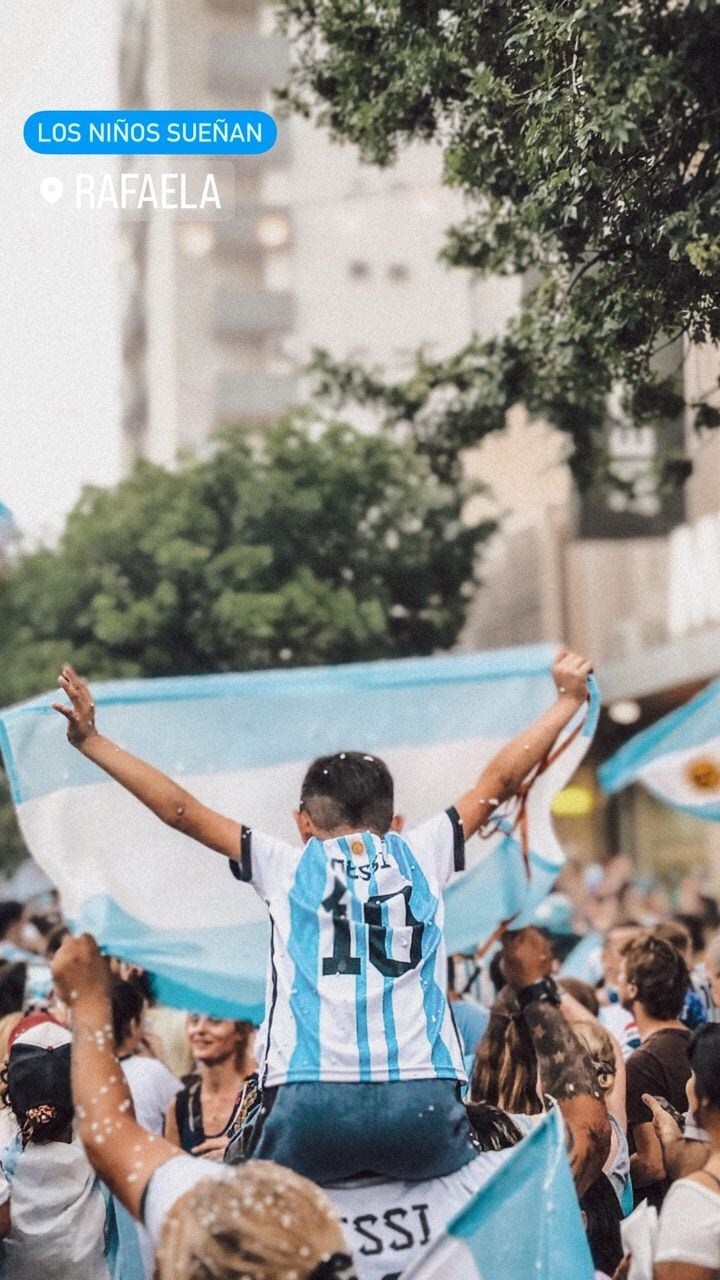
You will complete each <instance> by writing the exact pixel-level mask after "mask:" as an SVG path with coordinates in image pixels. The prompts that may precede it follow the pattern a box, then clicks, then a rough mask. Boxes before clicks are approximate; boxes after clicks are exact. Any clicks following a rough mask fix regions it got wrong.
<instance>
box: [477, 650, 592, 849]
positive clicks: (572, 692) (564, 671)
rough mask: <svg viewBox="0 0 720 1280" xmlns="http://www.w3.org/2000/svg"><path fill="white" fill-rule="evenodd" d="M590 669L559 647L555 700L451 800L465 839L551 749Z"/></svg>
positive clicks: (582, 695)
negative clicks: (455, 798)
mask: <svg viewBox="0 0 720 1280" xmlns="http://www.w3.org/2000/svg"><path fill="white" fill-rule="evenodd" d="M591 671H592V665H591V663H589V662H588V661H587V659H586V658H583V657H581V656H580V655H579V654H577V653H568V652H566V651H564V650H563V651H562V652H561V653H559V654H558V655H557V657H556V659H555V662H554V663H553V669H552V675H553V680H554V681H555V687H556V689H557V691H558V696H557V700H556V702H554V703H553V705H552V706H551V707H549V708H548V710H547V711H545V712H543V714H542V715H541V716H540V718H539V719H538V720H536V721H535V722H534V724H531V725H529V727H528V728H527V729H524V730H523V732H522V733H521V734H519V736H518V737H517V738H513V740H512V742H508V744H507V746H505V747H503V748H502V750H501V751H499V752H498V754H497V755H496V756H494V758H493V759H492V760H491V761H490V763H489V764H488V765H487V766H486V767H485V768H484V769H483V771H482V773H481V774H480V777H479V778H478V780H477V782H476V783H475V786H474V787H473V788H472V790H470V791H467V792H466V793H465V795H464V796H461V798H460V799H459V800H456V801H455V808H456V810H457V812H458V814H459V816H460V819H461V821H462V824H463V829H464V832H465V838H466V839H468V838H469V837H470V836H472V835H474V834H475V832H476V831H478V830H479V829H480V827H482V826H484V825H485V823H486V822H487V820H488V818H489V816H490V814H491V813H492V811H493V809H496V808H497V806H498V805H499V804H502V803H503V801H504V800H508V799H509V798H510V796H513V795H515V794H516V792H517V791H518V788H519V787H520V785H521V784H522V782H523V781H524V779H525V778H526V777H527V775H528V774H529V773H530V771H531V769H534V768H535V766H536V765H537V764H539V763H540V761H541V760H542V759H543V756H545V755H546V753H547V752H548V751H549V750H550V749H551V747H552V745H553V743H554V742H555V740H556V738H557V736H558V734H559V733H561V732H562V730H563V729H564V728H565V726H566V725H567V724H569V723H570V721H571V720H572V718H573V716H574V715H575V713H576V712H577V711H578V709H579V708H580V707H581V706H582V705H583V703H584V702H585V701H586V699H587V696H588V693H587V678H588V676H589V675H590V672H591Z"/></svg>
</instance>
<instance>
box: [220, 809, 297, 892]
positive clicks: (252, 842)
mask: <svg viewBox="0 0 720 1280" xmlns="http://www.w3.org/2000/svg"><path fill="white" fill-rule="evenodd" d="M301 853H302V850H301V849H297V848H295V847H294V846H293V845H291V844H288V843H287V841H285V840H275V839H274V838H273V837H272V836H266V835H263V833H262V832H261V831H252V830H251V828H250V827H243V828H242V832H241V834H240V857H239V858H237V859H234V858H231V860H230V870H231V872H232V874H233V875H234V876H235V879H236V880H243V881H244V882H245V883H246V884H251V885H252V886H253V888H254V889H255V890H256V891H257V892H258V893H259V894H260V897H261V898H262V899H263V900H264V901H266V902H267V901H268V899H269V898H271V897H272V895H273V894H274V893H277V891H278V889H279V888H280V887H281V886H282V885H284V884H286V883H287V880H288V878H289V877H290V876H291V875H292V874H293V872H294V870H295V867H296V866H297V863H298V861H299V859H300V855H301Z"/></svg>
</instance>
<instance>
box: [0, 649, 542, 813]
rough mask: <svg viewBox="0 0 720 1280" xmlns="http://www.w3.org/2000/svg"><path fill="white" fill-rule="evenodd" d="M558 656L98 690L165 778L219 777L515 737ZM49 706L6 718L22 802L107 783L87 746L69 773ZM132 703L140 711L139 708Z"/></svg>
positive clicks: (4, 740)
mask: <svg viewBox="0 0 720 1280" xmlns="http://www.w3.org/2000/svg"><path fill="white" fill-rule="evenodd" d="M553 655H554V649H553V648H552V646H550V645H532V646H528V647H526V648H522V649H508V650H498V651H497V652H494V653H483V654H468V655H452V656H449V657H439V658H430V659H428V658H405V659H400V660H394V661H386V662H372V663H351V664H348V665H346V666H339V667H321V668H308V669H299V670H295V671H280V672H278V671H261V672H251V673H248V674H239V675H235V674H229V675H219V676H212V675H210V676H180V677H172V678H168V679H162V680H123V681H109V682H107V683H104V684H98V685H97V686H94V687H93V692H94V694H95V702H96V705H97V708H98V718H99V719H100V718H101V722H102V727H103V732H105V733H106V734H107V736H108V737H110V738H112V739H113V740H114V741H117V742H120V744H121V745H122V746H124V747H127V748H128V749H129V750H131V751H133V752H134V753H135V754H136V755H139V756H141V757H142V758H149V759H151V760H152V762H153V764H154V765H155V766H156V767H157V768H158V769H162V770H163V771H164V772H165V773H171V774H214V773H221V772H223V771H225V770H228V769H242V768H248V767H252V768H257V767H259V766H263V765H274V764H281V763H284V762H286V761H291V760H308V761H310V760H311V759H313V758H314V757H315V756H317V755H319V754H321V753H330V752H332V751H342V750H343V749H344V748H349V747H352V746H353V745H355V746H357V745H358V743H357V742H353V741H350V742H349V741H348V739H349V738H350V739H353V740H354V739H358V738H359V737H361V738H362V742H361V743H360V745H361V746H362V747H363V748H364V749H366V750H368V751H378V752H380V750H381V749H385V750H387V749H389V748H391V747H394V746H399V745H402V746H412V745H415V744H419V745H425V744H428V743H432V742H444V741H447V740H450V739H452V740H458V739H461V738H479V737H484V738H497V739H500V740H505V739H508V738H511V737H513V736H514V735H515V734H517V733H520V731H521V729H523V728H524V727H525V725H527V724H528V723H529V722H530V721H531V720H534V719H536V718H537V716H539V715H540V714H541V713H542V712H543V711H544V710H545V709H546V707H547V705H548V702H549V697H550V696H551V694H552V686H551V684H550V683H549V672H550V667H551V665H552V661H553ZM479 681H480V682H482V683H483V684H485V682H488V683H491V684H492V685H493V686H496V688H494V689H493V695H492V696H491V697H478V682H479ZM55 696H56V697H59V698H60V700H62V695H59V694H56V695H55ZM50 701H51V696H50V695H47V694H45V695H43V696H42V697H41V698H35V699H33V700H31V701H30V702H26V703H23V704H21V705H20V706H17V707H11V708H9V709H7V710H5V711H3V712H2V713H0V748H1V749H2V754H3V757H4V760H5V763H6V767H7V770H8V776H9V778H10V782H11V786H12V793H13V799H14V800H15V803H16V804H21V803H23V802H24V801H27V800H31V799H34V798H36V797H39V796H42V795H46V794H47V793H48V792H51V791H54V790H56V789H57V788H58V787H59V786H64V787H66V788H67V787H73V786H82V785H83V784H86V783H90V782H94V781H95V780H96V779H97V769H96V768H95V766H94V765H93V764H91V763H90V761H88V760H86V759H85V758H84V757H83V756H81V755H80V754H79V753H78V752H73V753H72V754H71V755H69V756H68V758H67V759H66V760H64V761H63V772H64V775H65V776H60V773H59V768H58V737H57V713H56V712H55V711H53V710H52V708H51V707H50V705H49V704H50ZM133 708H136V709H139V708H141V709H142V714H141V715H130V714H129V712H131V711H132V710H133ZM189 716H191V717H192V721H191V723H192V732H191V733H190V732H188V724H189V720H188V717H189ZM39 718H40V719H41V720H43V719H44V721H45V724H44V725H43V724H42V723H41V724H39V723H38V720H39ZM259 726H262V732H261V733H260V732H258V727H259ZM30 746H32V749H31V750H30V749H29V748H30Z"/></svg>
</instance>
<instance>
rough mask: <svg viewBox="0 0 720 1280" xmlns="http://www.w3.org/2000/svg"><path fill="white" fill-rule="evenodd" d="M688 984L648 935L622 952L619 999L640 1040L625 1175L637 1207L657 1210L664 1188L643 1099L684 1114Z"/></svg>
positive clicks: (679, 965)
mask: <svg viewBox="0 0 720 1280" xmlns="http://www.w3.org/2000/svg"><path fill="white" fill-rule="evenodd" d="M688 981H689V978H688V971H687V965H686V964H685V961H684V960H683V958H682V956H681V955H680V952H679V951H677V950H676V948H675V947H673V946H672V945H671V943H669V942H667V941H666V940H665V939H664V938H659V937H658V936H657V935H656V934H654V933H653V932H651V931H648V932H645V933H641V934H639V935H638V936H637V937H636V938H634V939H633V940H632V941H631V942H629V943H628V944H627V946H626V947H625V950H624V952H623V959H622V965H621V968H620V978H619V991H620V998H621V1000H622V1002H623V1005H624V1006H625V1008H627V1009H629V1010H630V1011H631V1012H632V1014H633V1017H634V1018H635V1021H636V1023H637V1026H638V1030H639V1032H640V1040H641V1043H640V1047H639V1049H636V1050H635V1051H634V1053H632V1054H631V1055H630V1057H629V1058H628V1060H627V1063H626V1067H627V1120H628V1139H629V1143H630V1151H631V1156H630V1171H631V1175H632V1181H633V1187H634V1189H635V1199H636V1201H638V1200H641V1199H646V1200H648V1202H649V1203H650V1204H654V1205H655V1207H656V1208H657V1207H659V1206H660V1204H661V1203H662V1199H663V1196H664V1194H665V1192H666V1190H667V1186H668V1183H667V1178H666V1172H665V1167H664V1163H663V1156H662V1149H661V1147H660V1143H659V1142H658V1139H657V1136H656V1134H655V1130H654V1128H653V1118H652V1113H651V1111H649V1109H648V1107H647V1106H646V1104H645V1103H644V1102H643V1094H645V1093H649V1094H652V1095H653V1096H658V1095H660V1096H662V1097H663V1098H666V1099H667V1101H668V1102H669V1103H670V1104H671V1105H672V1106H674V1107H675V1108H676V1109H677V1110H678V1111H680V1112H682V1111H684V1109H685V1105H686V1103H685V1086H686V1084H687V1080H688V1077H689V1075H690V1064H689V1062H688V1056H687V1048H688V1044H689V1041H690V1032H689V1031H688V1029H687V1027H685V1026H683V1024H682V1022H681V1021H680V1012H681V1010H682V1007H683V1002H684V1000H685V995H686V992H687V988H688Z"/></svg>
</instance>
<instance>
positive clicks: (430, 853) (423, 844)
mask: <svg viewBox="0 0 720 1280" xmlns="http://www.w3.org/2000/svg"><path fill="white" fill-rule="evenodd" d="M404 839H405V840H406V841H407V843H408V844H409V846H410V848H411V849H412V851H413V853H414V854H415V856H416V858H417V860H418V862H419V863H420V865H421V867H423V869H425V868H427V867H428V866H429V867H431V868H432V869H433V870H434V871H435V874H436V875H437V877H438V879H439V881H440V885H441V886H443V885H446V884H447V882H448V880H449V879H450V877H451V876H452V875H453V873H454V872H455V871H464V870H465V833H464V831H463V826H462V822H461V821H460V815H459V813H458V811H457V809H456V808H455V807H454V806H451V807H450V808H449V809H445V811H444V812H443V813H438V814H436V815H435V817H434V818H429V819H428V821H427V822H423V823H422V825H421V826H419V827H415V829H414V831H408V833H407V835H405V836H404Z"/></svg>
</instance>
